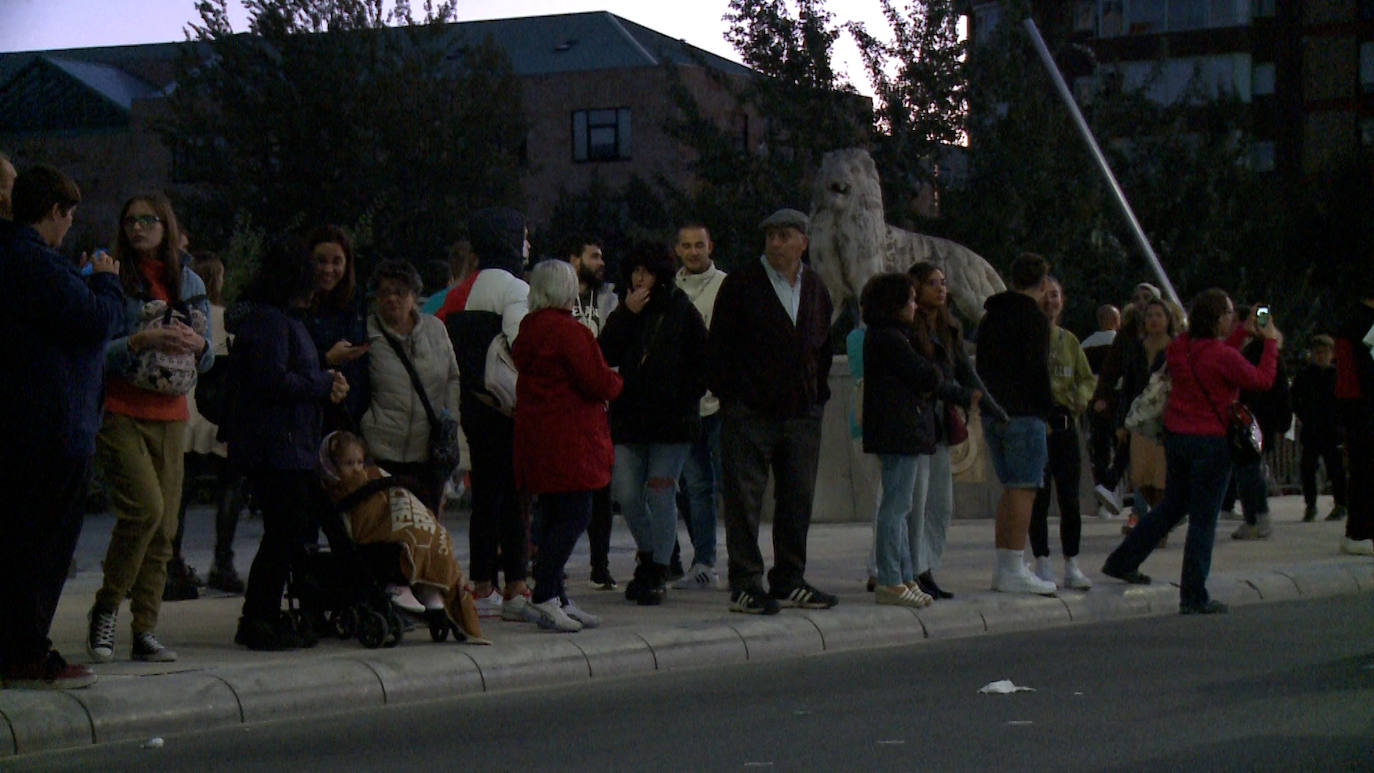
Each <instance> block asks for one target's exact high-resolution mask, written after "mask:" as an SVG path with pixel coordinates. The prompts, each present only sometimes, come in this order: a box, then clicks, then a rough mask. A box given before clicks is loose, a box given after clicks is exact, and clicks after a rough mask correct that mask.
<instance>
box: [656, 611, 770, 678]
mask: <svg viewBox="0 0 1374 773" xmlns="http://www.w3.org/2000/svg"><path fill="white" fill-rule="evenodd" d="M639 636H640V638H642V639H643V640H644V643H645V644H647V645H649V651H650V652H652V653H653V656H654V669H655V670H656V671H666V670H669V669H673V668H687V667H690V666H706V665H717V664H724V663H743V662H745V661H747V660H748V659H749V649H748V648H747V647H746V646H745V644H744V639H742V638H740V635H739V634H738V633H736V632H735V629H733V628H731V627H729V626H728V625H721V624H720V623H715V622H711V623H699V624H695V625H687V626H679V627H676V628H651V629H649V630H646V631H640V632H639Z"/></svg>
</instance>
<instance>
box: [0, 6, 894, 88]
mask: <svg viewBox="0 0 1374 773" xmlns="http://www.w3.org/2000/svg"><path fill="white" fill-rule="evenodd" d="M421 5H422V1H421V0H412V7H414V8H419V7H420V6H421ZM229 6H230V9H231V14H232V17H231V18H232V20H233V24H234V28H235V29H236V30H242V29H246V28H247V16H246V14H245V13H244V12H243V9H242V6H241V5H240V4H239V3H238V2H237V0H230V3H229ZM728 7H729V1H728V0H693V1H692V2H679V3H650V2H644V1H643V0H590V1H587V0H499V1H498V0H460V2H459V3H458V18H459V20H470V19H496V18H504V17H512V16H539V15H545V14H554V13H570V12H578V11H611V12H612V13H615V14H617V15H619V16H623V17H624V18H626V19H630V20H631V21H634V22H637V23H639V24H642V25H644V26H646V27H649V28H651V29H654V30H657V31H659V32H662V33H664V34H666V35H672V36H674V37H679V38H685V39H686V40H687V42H689V43H691V44H693V45H695V46H698V47H700V48H704V49H706V50H708V51H711V52H714V53H717V54H720V55H722V56H726V57H729V58H731V59H735V60H736V61H738V59H739V57H738V56H737V55H736V54H735V52H734V51H733V50H732V49H731V48H730V45H729V44H728V43H726V42H725V39H724V37H723V33H724V30H725V24H724V23H723V22H722V21H721V16H722V15H724V13H725V11H726V9H727V8H728ZM827 7H828V8H829V9H830V11H831V12H832V13H834V14H835V17H836V20H837V21H840V22H843V21H849V20H851V19H852V20H859V21H863V22H864V23H865V24H867V25H868V27H869V29H870V30H882V29H883V28H884V24H883V18H882V13H881V10H880V9H879V6H878V0H831V1H830V2H829V3H827ZM195 15H196V12H195V2H194V0H0V51H32V50H41V49H53V48H81V47H87V46H110V45H119V44H126V43H157V42H166V41H172V40H182V39H184V38H185V32H184V29H185V26H186V23H187V22H188V21H190V20H191V19H192V18H194V17H195ZM836 53H837V55H838V58H839V60H840V61H839V65H840V67H841V68H842V69H844V70H845V71H846V73H847V74H848V76H849V80H850V82H851V83H853V84H854V85H855V86H856V87H857V88H858V89H859V90H860V91H864V92H866V93H867V92H869V91H870V88H869V86H868V82H867V80H866V79H865V78H864V75H863V67H862V65H861V63H860V62H859V60H858V58H857V54H856V53H855V49H854V46H853V44H852V43H851V42H850V41H849V40H848V39H847V38H842V41H841V43H839V44H837V46H836Z"/></svg>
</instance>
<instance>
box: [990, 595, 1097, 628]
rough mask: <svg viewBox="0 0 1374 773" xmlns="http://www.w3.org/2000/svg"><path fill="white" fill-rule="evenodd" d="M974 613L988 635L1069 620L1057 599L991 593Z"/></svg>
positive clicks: (1067, 609)
mask: <svg viewBox="0 0 1374 773" xmlns="http://www.w3.org/2000/svg"><path fill="white" fill-rule="evenodd" d="M978 612H979V613H980V614H981V615H982V616H983V623H984V624H985V625H986V626H987V632H988V633H1004V632H1007V631H1022V630H1025V629H1027V628H1034V627H1037V626H1039V625H1044V624H1047V623H1048V624H1050V625H1063V624H1064V623H1068V622H1070V621H1071V620H1072V619H1073V618H1072V617H1071V616H1070V615H1069V608H1068V607H1067V606H1065V604H1064V602H1063V601H1061V600H1059V599H1058V598H1053V597H1047V596H1028V595H1012V594H1007V593H995V592H994V593H993V594H992V595H991V596H985V597H983V598H981V599H978Z"/></svg>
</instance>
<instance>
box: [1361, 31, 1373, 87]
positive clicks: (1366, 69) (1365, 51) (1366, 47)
mask: <svg viewBox="0 0 1374 773" xmlns="http://www.w3.org/2000/svg"><path fill="white" fill-rule="evenodd" d="M1360 90H1361V91H1363V92H1365V93H1366V94H1368V93H1369V92H1371V91H1374V41H1369V40H1366V41H1365V42H1363V43H1361V44H1360Z"/></svg>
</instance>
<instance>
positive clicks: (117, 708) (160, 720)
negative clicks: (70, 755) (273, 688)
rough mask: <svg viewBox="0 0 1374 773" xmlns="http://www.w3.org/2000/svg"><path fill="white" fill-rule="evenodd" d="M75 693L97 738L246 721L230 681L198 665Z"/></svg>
mask: <svg viewBox="0 0 1374 773" xmlns="http://www.w3.org/2000/svg"><path fill="white" fill-rule="evenodd" d="M278 678H280V676H278ZM72 697H73V698H75V699H76V700H77V701H79V702H80V703H81V705H82V706H84V707H85V709H86V713H87V714H88V715H89V716H90V720H91V728H92V737H93V739H94V742H95V743H105V742H107V741H120V740H126V739H129V738H137V737H139V736H145V735H172V734H176V733H183V732H187V731H190V730H196V729H199V728H205V727H220V726H224V725H235V724H240V723H242V722H243V721H244V714H243V712H242V711H241V709H240V706H239V699H238V696H237V695H235V693H234V690H233V688H231V687H230V685H229V683H228V682H226V681H224V680H223V679H220V678H218V677H216V676H213V675H211V674H207V673H204V672H197V671H182V672H178V673H174V674H159V675H157V676H142V677H139V676H135V677H124V678H122V679H118V680H115V679H111V680H109V689H106V690H99V691H93V690H77V691H74V692H73V693H72ZM312 708H313V707H312ZM150 729H151V732H150Z"/></svg>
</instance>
